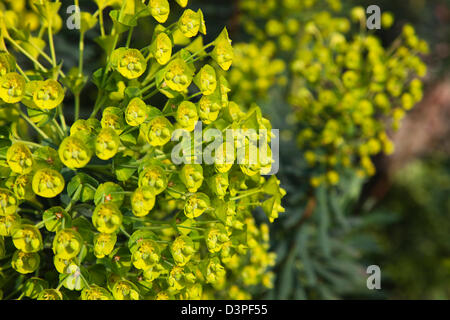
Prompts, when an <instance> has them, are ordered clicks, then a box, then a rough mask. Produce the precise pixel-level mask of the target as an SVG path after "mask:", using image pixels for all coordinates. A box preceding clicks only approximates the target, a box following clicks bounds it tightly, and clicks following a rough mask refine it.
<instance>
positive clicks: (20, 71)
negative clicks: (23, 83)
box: [16, 63, 30, 82]
mask: <svg viewBox="0 0 450 320" xmlns="http://www.w3.org/2000/svg"><path fill="white" fill-rule="evenodd" d="M16 68H17V70H19V73H20V74H21V75H22V76H23V77H24V78H25V79H26V80H27V82H29V81H30V78H28V76H27V75H26V74H25V72H24V71H23V70H22V68H21V67H20V66H19V65H18V64H17V63H16Z"/></svg>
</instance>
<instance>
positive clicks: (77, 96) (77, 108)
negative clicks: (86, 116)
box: [74, 93, 80, 121]
mask: <svg viewBox="0 0 450 320" xmlns="http://www.w3.org/2000/svg"><path fill="white" fill-rule="evenodd" d="M74 98H75V116H74V119H75V121H77V120H78V118H79V117H80V94H79V93H77V94H75V95H74Z"/></svg>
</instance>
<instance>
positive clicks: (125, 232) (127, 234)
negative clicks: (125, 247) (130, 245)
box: [120, 227, 131, 238]
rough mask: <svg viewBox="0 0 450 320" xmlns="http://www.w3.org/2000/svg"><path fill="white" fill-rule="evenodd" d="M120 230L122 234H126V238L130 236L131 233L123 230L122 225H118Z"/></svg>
mask: <svg viewBox="0 0 450 320" xmlns="http://www.w3.org/2000/svg"><path fill="white" fill-rule="evenodd" d="M120 231H122V233H123V234H124V235H126V236H127V237H128V238H131V235H130V234H129V233H128V232H127V231H126V230H125V228H124V227H120Z"/></svg>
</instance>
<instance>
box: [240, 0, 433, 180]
mask: <svg viewBox="0 0 450 320" xmlns="http://www.w3.org/2000/svg"><path fill="white" fill-rule="evenodd" d="M275 3H278V2H276V1H270V0H261V1H250V0H249V1H245V0H244V1H242V4H241V8H242V9H243V10H244V12H245V15H244V17H243V25H244V28H245V30H246V31H247V32H248V33H249V34H251V35H254V37H255V39H256V40H257V41H258V42H259V43H266V44H272V43H276V47H277V48H278V49H279V52H278V53H277V54H275V57H276V56H278V55H285V54H289V55H290V56H291V57H292V59H291V61H290V65H289V69H290V70H289V74H290V77H289V79H288V81H287V83H288V89H289V97H288V101H289V103H290V105H291V106H292V109H293V116H289V121H290V123H291V124H294V125H295V127H296V129H297V130H298V131H297V132H296V133H297V143H298V146H299V148H300V149H301V150H302V151H303V154H304V158H305V160H306V162H307V163H308V164H309V166H310V170H309V172H310V183H311V184H312V185H313V186H314V187H316V186H318V185H320V184H321V183H327V184H330V185H335V184H337V183H338V182H339V175H340V173H342V172H343V171H344V170H345V168H349V167H351V168H353V169H354V170H355V171H356V172H357V173H358V174H359V175H360V176H371V175H373V174H374V173H375V166H374V164H373V162H372V158H371V157H373V156H374V155H376V154H378V153H380V152H383V153H385V154H390V153H392V152H393V151H394V146H393V143H392V141H391V140H390V139H389V137H388V133H389V131H391V130H397V129H398V128H399V126H400V124H401V120H402V118H403V117H404V115H405V114H406V112H407V111H408V110H410V109H411V108H412V107H413V106H414V105H415V104H416V103H417V102H419V101H420V100H421V99H422V83H421V80H420V79H421V78H422V77H423V76H425V74H426V65H425V63H424V62H423V61H422V60H421V58H420V55H423V54H426V53H427V52H428V47H427V44H426V42H425V41H423V40H421V39H419V37H418V36H417V35H416V33H415V31H414V28H413V27H412V26H411V25H408V24H406V25H404V26H403V30H402V32H401V34H400V35H399V36H398V38H397V39H396V40H395V41H394V42H393V43H392V45H391V46H389V47H388V48H385V47H384V46H383V44H382V43H381V40H380V39H379V38H378V37H377V36H376V35H374V34H372V33H370V32H369V30H367V28H366V13H365V10H364V8H362V7H355V8H353V9H352V10H351V11H350V14H349V18H346V17H345V15H343V14H341V13H339V11H340V10H341V8H342V4H341V2H340V1H338V0H328V1H321V0H312V1H289V0H286V1H281V3H280V4H279V5H275ZM323 5H327V6H328V8H329V10H320V9H317V8H320V7H323ZM333 11H334V12H335V13H334V12H333ZM298 15H301V16H302V19H301V20H300V19H296V17H297V16H298ZM393 23H394V19H393V16H392V14H391V13H389V12H383V14H382V16H381V24H382V28H384V29H387V28H390V27H391V26H392V25H393ZM261 59H262V58H261ZM265 64H266V65H269V64H268V63H267V62H266V63H265Z"/></svg>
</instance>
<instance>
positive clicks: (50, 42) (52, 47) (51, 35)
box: [47, 21, 56, 68]
mask: <svg viewBox="0 0 450 320" xmlns="http://www.w3.org/2000/svg"><path fill="white" fill-rule="evenodd" d="M47 31H48V43H49V46H50V53H51V56H52V65H53V68H55V67H56V54H55V46H54V44H53V32H52V24H51V22H50V21H49V23H48V30H47Z"/></svg>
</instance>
